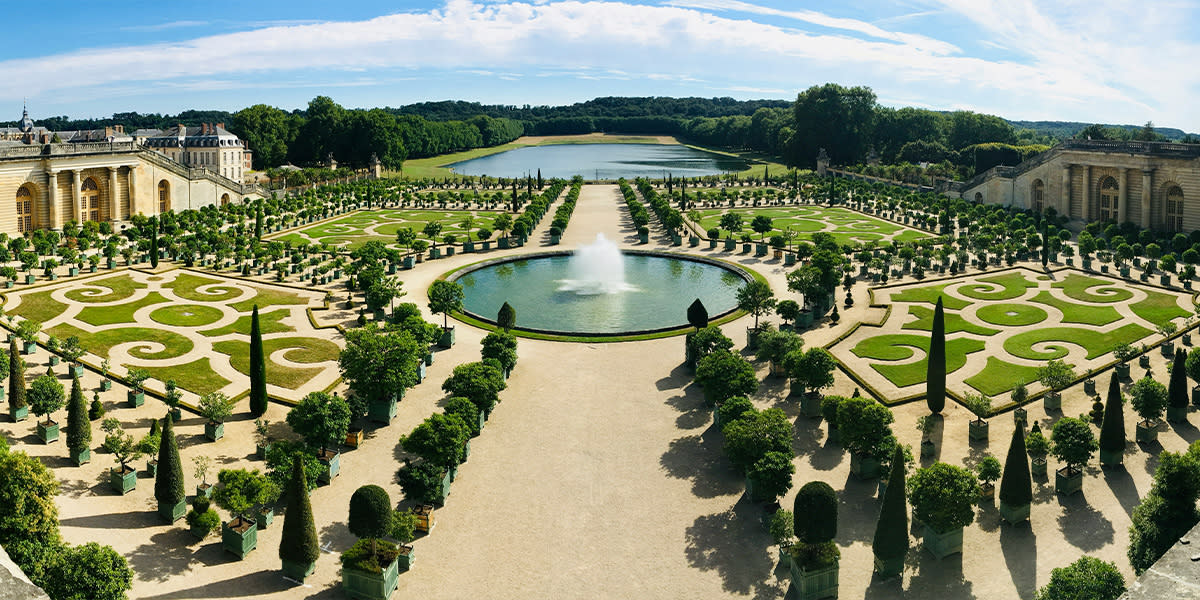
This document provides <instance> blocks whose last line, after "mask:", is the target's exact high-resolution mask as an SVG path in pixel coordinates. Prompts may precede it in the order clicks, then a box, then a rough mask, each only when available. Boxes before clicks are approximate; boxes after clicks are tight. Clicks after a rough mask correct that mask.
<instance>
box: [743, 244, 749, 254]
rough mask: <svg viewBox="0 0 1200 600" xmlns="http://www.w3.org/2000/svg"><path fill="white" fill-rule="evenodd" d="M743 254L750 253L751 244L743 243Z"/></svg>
mask: <svg viewBox="0 0 1200 600" xmlns="http://www.w3.org/2000/svg"><path fill="white" fill-rule="evenodd" d="M742 254H750V244H742Z"/></svg>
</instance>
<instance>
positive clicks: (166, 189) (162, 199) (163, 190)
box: [158, 179, 171, 214]
mask: <svg viewBox="0 0 1200 600" xmlns="http://www.w3.org/2000/svg"><path fill="white" fill-rule="evenodd" d="M169 210H171V184H169V183H167V180H166V179H163V180H162V181H159V182H158V213H159V214H163V213H165V212H167V211H169Z"/></svg>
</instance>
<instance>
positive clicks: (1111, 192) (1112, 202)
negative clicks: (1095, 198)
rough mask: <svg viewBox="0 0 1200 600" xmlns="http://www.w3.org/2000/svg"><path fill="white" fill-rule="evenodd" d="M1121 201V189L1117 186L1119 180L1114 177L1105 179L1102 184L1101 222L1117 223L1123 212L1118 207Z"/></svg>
mask: <svg viewBox="0 0 1200 600" xmlns="http://www.w3.org/2000/svg"><path fill="white" fill-rule="evenodd" d="M1119 199H1120V189H1119V186H1117V180H1116V179H1113V178H1112V177H1105V178H1104V180H1103V181H1101V182H1100V220H1101V221H1116V220H1117V219H1118V218H1119V216H1120V214H1121V212H1120V210H1118V209H1119V207H1118V206H1117V202H1118V201H1119Z"/></svg>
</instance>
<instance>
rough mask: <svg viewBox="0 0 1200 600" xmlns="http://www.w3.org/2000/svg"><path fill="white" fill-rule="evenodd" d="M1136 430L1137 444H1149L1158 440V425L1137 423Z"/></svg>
mask: <svg viewBox="0 0 1200 600" xmlns="http://www.w3.org/2000/svg"><path fill="white" fill-rule="evenodd" d="M1136 429H1137V434H1136V435H1137V441H1138V443H1139V444H1143V443H1151V442H1154V441H1157V440H1158V423H1147V422H1145V421H1139V422H1138V424H1137V427H1136Z"/></svg>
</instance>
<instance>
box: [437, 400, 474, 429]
mask: <svg viewBox="0 0 1200 600" xmlns="http://www.w3.org/2000/svg"><path fill="white" fill-rule="evenodd" d="M445 413H446V415H447V416H455V417H458V418H459V419H461V420H462V422H463V423H466V425H467V429H469V430H470V432H471V435H472V436H475V435H479V407H477V406H475V405H474V404H473V403H472V402H471V401H470V400H467V399H466V398H463V397H460V396H456V397H454V398H451V399H449V400H447V401H446V408H445Z"/></svg>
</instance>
